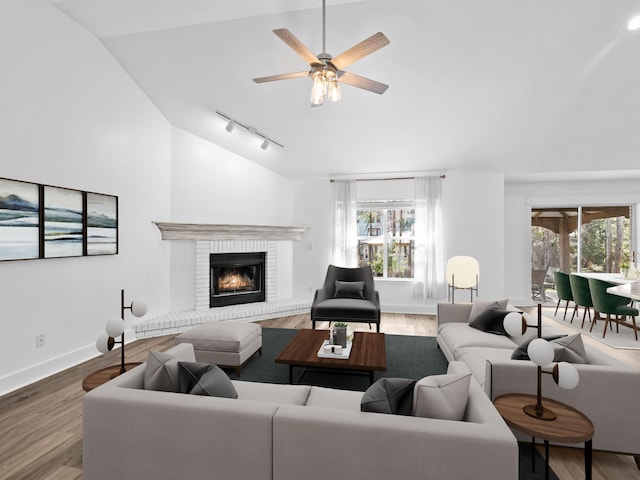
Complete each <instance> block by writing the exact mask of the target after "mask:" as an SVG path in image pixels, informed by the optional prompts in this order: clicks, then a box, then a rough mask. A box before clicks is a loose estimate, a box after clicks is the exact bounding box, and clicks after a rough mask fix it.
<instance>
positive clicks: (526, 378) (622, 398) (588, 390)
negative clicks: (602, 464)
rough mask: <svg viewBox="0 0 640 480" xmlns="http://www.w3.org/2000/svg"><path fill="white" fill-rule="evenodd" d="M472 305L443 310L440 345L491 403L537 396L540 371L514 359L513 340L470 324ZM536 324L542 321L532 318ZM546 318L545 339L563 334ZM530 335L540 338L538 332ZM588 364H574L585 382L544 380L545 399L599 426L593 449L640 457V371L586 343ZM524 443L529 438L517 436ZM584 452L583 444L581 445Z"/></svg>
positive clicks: (442, 306)
mask: <svg viewBox="0 0 640 480" xmlns="http://www.w3.org/2000/svg"><path fill="white" fill-rule="evenodd" d="M471 308H472V304H470V303H467V304H449V303H441V304H439V305H438V328H437V341H438V345H439V346H440V348H441V349H442V351H443V353H444V354H445V356H446V357H447V359H448V360H449V361H460V362H463V363H464V364H465V365H467V366H468V367H469V369H470V370H471V371H472V373H473V376H474V377H475V379H476V380H477V381H478V383H479V384H480V385H482V387H483V389H484V391H485V392H486V394H487V396H488V398H491V399H494V398H495V397H496V396H498V395H501V394H504V393H530V394H535V393H536V384H537V382H536V378H537V377H536V366H535V365H534V364H533V363H532V362H530V361H523V360H512V359H511V355H512V353H513V351H514V349H515V348H516V347H517V345H518V344H517V342H515V341H514V340H513V339H512V338H510V337H509V336H504V335H495V334H491V333H487V332H484V331H480V330H477V329H475V328H472V327H470V326H469V325H468V321H469V315H470V313H471ZM529 318H530V322H529V323H531V324H533V325H535V324H536V323H537V320H536V319H535V318H533V317H531V316H529ZM562 333H564V332H562V331H561V330H558V329H557V328H554V327H553V326H552V325H551V324H550V322H545V321H544V319H543V336H546V335H554V334H562ZM527 335H529V336H530V335H537V332H536V330H535V329H532V331H531V332H530V333H529V332H527ZM584 348H585V353H586V355H587V360H588V363H586V364H574V366H575V367H576V369H577V370H578V372H579V375H580V382H579V384H578V386H577V387H576V388H575V389H573V390H563V389H561V388H559V387H558V386H557V385H556V384H555V383H554V382H553V380H552V378H551V375H543V386H542V394H543V396H546V397H549V398H553V399H556V400H559V401H561V402H564V403H566V404H568V405H570V406H572V407H574V408H577V409H578V410H580V411H582V412H583V413H585V414H586V415H587V416H588V417H589V418H590V419H591V421H592V422H593V425H594V431H595V433H594V437H593V448H594V449H599V450H606V451H611V452H619V453H626V454H633V455H636V458H638V457H637V455H638V454H640V408H639V399H640V371H639V370H637V369H635V368H633V367H631V366H628V365H626V364H624V363H622V362H620V361H618V360H616V359H614V358H612V357H611V356H609V355H607V354H605V353H604V352H602V351H601V350H598V349H596V348H593V347H590V346H589V345H588V344H586V343H585V345H584ZM517 436H518V438H520V439H523V440H524V439H525V438H524V437H522V436H519V435H517ZM576 446H577V447H582V446H583V445H582V444H580V445H576Z"/></svg>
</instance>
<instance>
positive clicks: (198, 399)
mask: <svg viewBox="0 0 640 480" xmlns="http://www.w3.org/2000/svg"><path fill="white" fill-rule="evenodd" d="M169 352H170V353H171V354H172V355H174V357H176V358H179V359H180V360H184V361H194V360H195V357H194V354H193V347H192V346H191V344H180V345H177V346H176V347H174V348H173V349H171V350H169ZM144 372H145V364H142V365H141V366H139V367H137V368H135V369H133V370H131V371H129V372H127V373H125V374H123V375H121V376H120V377H117V378H116V379H113V380H111V381H110V382H107V383H106V384H104V385H103V386H101V387H98V388H97V389H95V390H93V391H91V392H89V393H88V394H87V395H86V396H85V398H84V404H83V416H84V420H83V462H84V478H85V479H86V480H103V479H104V480H107V479H109V480H110V479H112V478H118V479H119V480H127V479H131V480H133V479H135V480H138V479H141V478H153V479H155V480H162V479H167V480H175V479H176V478H190V479H225V480H228V479H243V480H254V479H255V480H273V479H277V480H300V479H302V478H304V479H305V480H325V479H326V478H349V479H351V480H354V479H355V480H357V479H362V480H364V479H366V480H388V479H389V478H402V479H418V478H427V477H428V478H438V479H441V480H442V479H444V480H446V479H451V480H454V479H455V480H457V479H460V478H474V477H481V478H491V479H493V480H514V479H516V478H518V450H517V448H518V447H517V442H516V439H515V437H514V436H513V434H512V433H511V431H510V430H509V428H508V427H507V426H506V425H505V423H504V422H503V421H502V419H501V418H500V416H499V415H498V413H497V411H496V410H495V409H494V408H493V405H492V404H491V402H490V401H489V399H488V398H487V396H486V395H485V394H484V392H483V391H482V388H481V387H480V384H479V383H477V382H476V381H475V380H474V379H473V378H471V384H470V388H469V397H468V401H467V407H466V411H465V414H464V420H463V421H451V420H438V419H431V418H419V417H411V416H399V415H390V414H380V413H369V412H361V411H360V401H361V399H362V396H363V393H362V392H353V391H344V390H336V389H329V388H321V387H310V386H305V385H274V384H266V383H253V382H243V381H236V380H234V381H233V385H234V387H235V389H236V391H237V393H238V398H237V399H229V398H217V397H204V396H198V395H186V394H179V393H169V392H161V391H152V390H144V389H143V378H144ZM449 372H453V373H462V372H468V369H467V367H466V366H465V365H464V364H463V363H461V362H451V363H450V365H449Z"/></svg>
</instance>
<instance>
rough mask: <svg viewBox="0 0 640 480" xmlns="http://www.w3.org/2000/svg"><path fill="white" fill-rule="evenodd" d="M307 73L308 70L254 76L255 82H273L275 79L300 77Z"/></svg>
mask: <svg viewBox="0 0 640 480" xmlns="http://www.w3.org/2000/svg"><path fill="white" fill-rule="evenodd" d="M308 75H309V72H295V73H281V74H280V75H270V76H268V77H258V78H254V79H253V81H254V82H256V83H264V82H274V81H276V80H288V79H290V78H302V77H306V76H308Z"/></svg>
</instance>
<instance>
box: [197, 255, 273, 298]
mask: <svg viewBox="0 0 640 480" xmlns="http://www.w3.org/2000/svg"><path fill="white" fill-rule="evenodd" d="M209 264H210V307H211V308H213V307H222V306H226V305H236V304H242V303H253V302H264V301H265V298H266V292H265V289H266V284H265V271H266V255H265V252H252V253H212V254H211V255H210V257H209Z"/></svg>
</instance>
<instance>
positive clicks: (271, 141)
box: [216, 110, 284, 150]
mask: <svg viewBox="0 0 640 480" xmlns="http://www.w3.org/2000/svg"><path fill="white" fill-rule="evenodd" d="M216 113H217V114H218V115H220V116H221V117H222V118H224V119H225V120H227V125H226V126H225V127H224V129H225V130H226V131H227V132H229V133H231V132H232V131H233V129H234V128H235V127H236V125H238V126H239V127H242V128H244V129H245V130H246V131H247V132H249V133H252V134H253V135H256V136H258V137H260V138H262V140H263V141H262V144H261V145H260V148H262V150H267V149H268V148H269V147H270V146H271V144H273V145H277V146H279V147H280V148H284V145H282V144H281V143H278V142H276V141H275V140H274V139H273V138H269V137H267V136H266V135H265V134H264V133H261V132H259V131H258V130H256V129H255V128H254V127H250V126H248V125H246V124H244V123H242V122H239V121H237V120H234V119H233V118H231V117H230V116H229V115H227V114H225V113H222V112H219V111H217V110H216Z"/></svg>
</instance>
